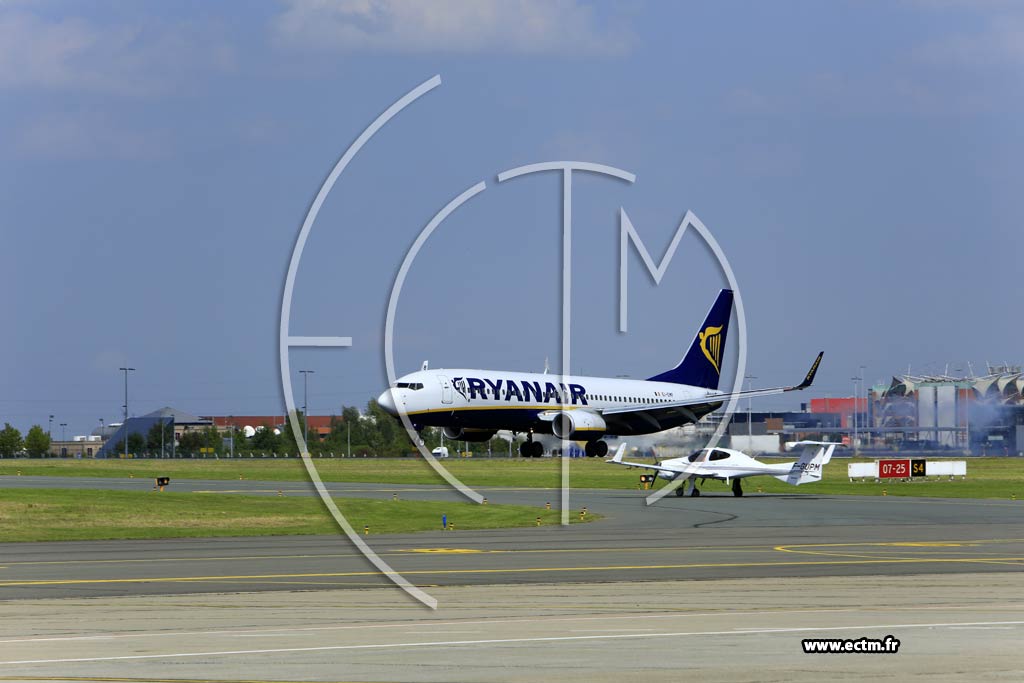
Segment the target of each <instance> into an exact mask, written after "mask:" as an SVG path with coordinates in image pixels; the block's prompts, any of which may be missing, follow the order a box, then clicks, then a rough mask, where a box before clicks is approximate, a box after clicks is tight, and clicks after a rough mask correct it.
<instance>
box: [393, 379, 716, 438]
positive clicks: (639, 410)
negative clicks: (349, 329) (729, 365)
mask: <svg viewBox="0 0 1024 683" xmlns="http://www.w3.org/2000/svg"><path fill="white" fill-rule="evenodd" d="M721 393H722V392H720V391H717V390H713V389H706V388H702V387H693V386H688V385H684V384H675V383H671V382H652V381H646V380H634V379H621V378H611V377H585V376H575V375H571V376H567V377H565V378H564V381H563V377H562V376H561V375H555V374H540V373H526V372H510V371H501V370H472V369H463V368H458V369H444V370H424V371H419V372H414V373H411V374H408V375H405V376H403V377H401V378H399V379H398V381H397V382H396V383H395V384H394V385H393V387H392V389H391V390H390V392H385V393H384V394H382V395H381V398H380V399H378V400H379V401H380V402H381V405H382V406H383V407H384V408H385V410H388V411H389V412H397V411H398V410H399V408H401V409H402V410H404V412H405V413H406V414H407V415H408V416H409V419H410V420H411V421H412V422H413V424H415V425H417V426H425V427H454V428H469V429H482V430H491V429H494V430H497V429H508V430H513V431H534V432H539V433H551V431H552V430H551V425H552V420H551V419H550V418H549V419H544V418H545V417H547V416H550V415H551V414H552V413H557V412H561V411H577V410H583V411H585V412H588V413H593V414H596V415H599V416H601V417H602V419H603V420H604V422H605V423H606V428H605V429H604V430H602V431H600V432H598V431H597V430H594V431H595V434H594V438H600V436H602V435H612V436H616V435H618V436H625V435H630V434H651V433H654V432H659V431H662V430H665V429H670V428H672V427H677V426H679V425H682V424H686V423H688V422H695V421H696V420H698V419H700V418H701V417H703V416H704V415H706V414H708V413H710V412H711V411H713V410H715V409H716V408H718V407H719V406H720V405H721V402H720V401H716V400H715V397H716V396H717V395H719V394H721ZM702 398H706V399H707V402H706V403H698V404H695V405H689V406H686V407H681V408H679V409H676V410H670V411H665V410H661V411H658V414H657V416H656V417H655V416H654V415H653V414H651V415H645V412H644V411H645V409H648V408H649V409H651V411H652V413H653V411H654V410H656V409H657V408H658V407H659V406H661V405H663V404H670V403H675V402H678V401H682V400H692V399H702ZM389 401H393V402H394V404H393V405H388V403H389ZM620 409H626V410H628V411H629V412H627V413H623V414H615V413H612V412H609V411H615V410H620ZM579 436H585V435H579Z"/></svg>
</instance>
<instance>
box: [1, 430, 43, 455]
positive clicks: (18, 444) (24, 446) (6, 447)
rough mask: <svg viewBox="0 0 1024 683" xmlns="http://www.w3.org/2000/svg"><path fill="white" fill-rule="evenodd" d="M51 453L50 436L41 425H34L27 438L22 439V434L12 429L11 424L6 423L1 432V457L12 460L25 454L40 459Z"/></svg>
mask: <svg viewBox="0 0 1024 683" xmlns="http://www.w3.org/2000/svg"><path fill="white" fill-rule="evenodd" d="M49 451H50V435H49V434H47V433H46V432H45V431H44V430H43V428H42V426H40V425H32V427H31V428H30V429H29V430H28V434H26V435H25V438H22V437H21V432H20V431H19V430H17V429H15V428H14V427H12V426H11V423H10V422H5V423H4V428H3V429H2V430H0V457H4V458H11V457H14V456H15V455H20V454H21V453H22V452H24V453H26V454H27V455H29V456H30V457H33V458H38V457H41V456H44V455H46V454H47V453H49Z"/></svg>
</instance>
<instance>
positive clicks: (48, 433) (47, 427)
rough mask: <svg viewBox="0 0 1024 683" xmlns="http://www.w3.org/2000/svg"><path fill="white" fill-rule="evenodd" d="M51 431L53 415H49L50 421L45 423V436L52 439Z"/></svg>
mask: <svg viewBox="0 0 1024 683" xmlns="http://www.w3.org/2000/svg"><path fill="white" fill-rule="evenodd" d="M51 429H53V415H51V416H50V419H49V420H47V421H46V436H48V437H49V438H51V439H52V438H53V437H52V436H51V435H50V430H51Z"/></svg>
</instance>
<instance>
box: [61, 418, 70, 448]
mask: <svg viewBox="0 0 1024 683" xmlns="http://www.w3.org/2000/svg"><path fill="white" fill-rule="evenodd" d="M67 426H68V423H67V422H61V423H60V442H61V443H62V444H63V443H64V442H65V441H66V440H67V439H66V438H65V436H64V428H65V427H67Z"/></svg>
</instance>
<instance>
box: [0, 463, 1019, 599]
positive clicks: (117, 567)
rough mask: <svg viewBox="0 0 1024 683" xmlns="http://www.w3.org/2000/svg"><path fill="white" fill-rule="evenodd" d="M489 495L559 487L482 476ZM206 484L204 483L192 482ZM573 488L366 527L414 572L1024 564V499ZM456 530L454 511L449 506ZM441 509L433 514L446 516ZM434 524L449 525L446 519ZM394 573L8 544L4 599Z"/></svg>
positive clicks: (256, 490)
mask: <svg viewBox="0 0 1024 683" xmlns="http://www.w3.org/2000/svg"><path fill="white" fill-rule="evenodd" d="M54 485H59V486H61V487H76V488H93V489H95V488H99V487H105V488H109V489H133V488H134V489H138V490H151V488H152V483H151V482H149V481H148V480H146V481H139V480H111V479H82V478H62V479H59V480H57V479H54V478H45V477H5V478H3V480H2V481H0V486H9V487H13V486H21V487H33V486H36V487H39V486H54ZM172 487H173V489H174V490H178V491H195V492H209V493H210V494H214V493H216V494H219V495H231V494H232V493H237V494H265V495H278V491H280V492H281V494H282V495H312V493H313V492H312V488H311V487H310V486H308V485H305V484H303V483H299V482H293V483H288V482H252V481H187V482H186V481H177V482H173V483H172ZM328 488H329V490H330V491H331V493H332V494H334V495H338V496H368V497H378V498H385V499H387V498H392V497H394V496H396V495H397V496H398V497H400V498H402V499H433V500H438V499H440V500H453V501H455V500H459V497H458V495H457V494H455V493H454V492H452V491H450V490H448V489H446V488H443V487H438V486H388V485H380V484H330V485H328ZM480 492H481V493H482V494H483V495H485V496H487V497H488V499H489V501H490V502H493V503H515V504H523V505H534V506H538V507H541V506H544V505H545V504H546V503H548V502H551V503H552V505H557V501H558V494H559V492H558V491H554V490H543V489H540V490H538V489H502V488H486V489H480ZM197 495H203V494H202V493H197ZM644 497H645V494H644V493H643V492H640V491H622V490H574V491H573V492H572V499H571V503H572V510H573V515H574V516H578V512H579V511H580V510H581V509H582V508H583V507H584V506H585V507H587V509H588V510H589V511H590V512H596V513H600V514H601V515H603V516H604V519H602V520H600V521H598V522H593V523H590V524H578V525H571V526H569V527H540V528H526V529H508V530H490V531H454V532H452V531H448V532H442V531H437V532H432V533H421V534H409V535H380V536H372V535H371V536H369V537H367V538H366V540H367V542H368V543H369V544H370V546H371V547H372V548H373V549H374V550H375V551H376V552H377V553H378V554H379V555H380V556H381V557H382V558H383V559H384V560H385V561H386V562H387V563H388V564H389V565H391V566H392V567H393V568H394V569H396V570H397V571H398V572H400V573H401V574H403V576H406V578H408V579H409V580H410V581H412V582H413V583H415V584H417V585H421V586H425V587H428V588H429V587H432V586H448V585H489V584H525V583H550V582H558V583H585V582H593V581H665V580H681V579H686V580H693V579H700V580H709V579H723V578H776V577H809V576H858V575H886V576H896V575H908V574H917V573H925V572H927V573H949V574H956V573H967V572H971V573H977V572H1006V571H1021V570H1024V502H1020V501H997V500H965V499H929V498H900V497H884V498H878V497H871V498H859V497H852V496H833V497H827V496H813V495H799V494H793V495H757V494H753V495H747V496H744V497H743V498H734V497H733V496H731V495H729V494H722V495H716V496H711V495H704V496H701V497H699V498H689V497H687V498H676V497H670V498H665V499H663V500H662V501H660V502H659V503H658V504H656V505H654V506H647V505H645V504H644ZM449 520H450V521H451V522H454V523H455V524H456V529H457V528H458V520H457V519H456V518H455V516H454V515H453V516H451V517H450V518H449ZM438 522H439V523H440V520H438ZM439 525H440V524H439ZM382 585H386V584H385V580H384V579H383V578H382V577H380V576H379V575H378V572H376V570H375V569H374V568H373V567H372V566H371V565H370V564H369V563H368V562H367V560H366V559H365V558H364V557H363V556H362V555H361V554H360V553H358V552H357V551H356V550H355V549H354V548H353V547H352V545H351V544H350V543H349V541H348V540H347V539H346V538H344V537H343V536H341V535H339V536H276V537H250V538H214V539H176V540H160V541H94V542H60V543H12V544H0V600H8V599H23V598H44V597H86V596H110V595H140V594H141V595H152V594H182V593H212V592H225V591H267V590H307V589H320V590H323V589H332V588H366V587H372V586H382Z"/></svg>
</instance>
